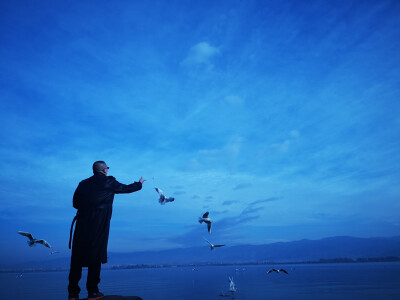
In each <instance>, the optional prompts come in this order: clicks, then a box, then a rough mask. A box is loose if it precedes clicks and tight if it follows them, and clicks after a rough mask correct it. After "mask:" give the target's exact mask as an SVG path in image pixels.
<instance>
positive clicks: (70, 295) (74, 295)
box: [68, 293, 79, 300]
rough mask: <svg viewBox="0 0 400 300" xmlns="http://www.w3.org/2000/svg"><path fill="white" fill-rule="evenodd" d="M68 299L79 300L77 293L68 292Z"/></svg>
mask: <svg viewBox="0 0 400 300" xmlns="http://www.w3.org/2000/svg"><path fill="white" fill-rule="evenodd" d="M68 300H79V294H72V293H69V294H68Z"/></svg>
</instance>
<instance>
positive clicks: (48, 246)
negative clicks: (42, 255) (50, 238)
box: [18, 231, 51, 248]
mask: <svg viewBox="0 0 400 300" xmlns="http://www.w3.org/2000/svg"><path fill="white" fill-rule="evenodd" d="M18 233H19V234H20V235H23V236H26V237H27V238H28V239H29V241H28V245H29V247H32V246H34V245H35V244H42V245H44V246H46V247H47V248H51V246H50V244H49V243H48V242H46V241H45V240H38V239H35V238H34V237H33V236H32V234H31V233H29V232H23V231H18Z"/></svg>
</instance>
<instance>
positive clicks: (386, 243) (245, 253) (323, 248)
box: [0, 236, 400, 269]
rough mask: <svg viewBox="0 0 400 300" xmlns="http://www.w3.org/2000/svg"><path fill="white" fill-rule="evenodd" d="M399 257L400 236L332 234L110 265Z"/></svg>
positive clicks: (135, 257) (35, 265)
mask: <svg viewBox="0 0 400 300" xmlns="http://www.w3.org/2000/svg"><path fill="white" fill-rule="evenodd" d="M389 256H395V257H400V236H396V237H379V238H356V237H346V236H338V237H329V238H324V239H320V240H307V239H304V240H299V241H292V242H279V243H272V244H265V245H238V246H231V247H229V246H226V247H221V248H216V249H214V250H213V251H211V250H210V248H209V247H208V246H207V245H206V244H205V246H204V247H195V248H179V249H172V250H159V251H141V252H132V253H112V252H109V263H108V264H107V265H106V266H107V267H112V266H117V265H141V264H147V265H157V264H196V263H197V264H202V263H252V262H254V263H262V262H302V261H317V260H320V259H334V258H351V259H358V258H373V257H389ZM69 259H70V258H69V257H62V258H57V259H52V260H46V261H41V262H29V263H25V264H23V265H22V264H19V265H14V264H10V265H7V266H5V265H4V266H0V267H1V269H56V268H68V266H69Z"/></svg>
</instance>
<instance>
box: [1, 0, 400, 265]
mask: <svg viewBox="0 0 400 300" xmlns="http://www.w3.org/2000/svg"><path fill="white" fill-rule="evenodd" d="M399 13H400V3H399V2H398V1H317V0H313V1H309V2H307V5H304V4H303V3H302V2H300V1H294V0H293V1H201V2H199V1H197V2H196V1H142V2H139V1H121V0H119V1H112V2H109V1H80V2H79V3H74V4H72V5H71V2H70V1H22V2H21V1H18V2H16V1H2V2H1V4H0V58H1V65H0V78H1V81H0V93H1V110H0V114H1V118H0V123H1V131H0V137H1V142H0V143H1V147H0V154H1V157H2V159H1V161H2V176H1V179H0V181H1V190H0V201H1V207H0V222H1V224H2V225H1V229H0V232H1V235H2V237H3V238H5V239H6V240H7V246H6V245H5V244H4V243H3V244H2V246H0V253H1V255H2V259H3V260H15V261H22V260H25V259H27V257H35V255H36V256H37V257H40V256H43V255H44V254H47V252H48V249H45V248H44V247H36V248H34V249H30V248H29V247H28V246H27V245H26V244H25V240H24V238H23V237H21V236H19V235H17V234H16V231H18V230H24V231H30V232H32V233H33V234H34V235H35V236H37V237H40V238H45V239H46V240H48V241H49V242H50V243H51V244H52V245H53V247H54V249H55V250H59V251H60V252H61V253H62V254H63V255H68V254H69V252H68V250H67V243H68V235H69V226H70V222H71V220H72V218H73V216H74V215H75V210H74V209H73V208H72V195H73V192H74V190H75V188H76V186H77V184H78V183H79V181H80V180H82V179H84V178H87V177H89V176H91V174H92V172H91V165H92V163H93V162H94V161H95V160H105V161H106V162H107V163H108V165H109V166H110V172H109V174H110V175H113V176H115V177H116V178H117V180H119V181H120V182H122V183H131V182H132V181H137V180H138V179H139V178H140V176H143V177H144V178H146V179H147V181H146V182H145V184H144V187H143V190H142V191H140V192H137V193H134V194H130V195H116V197H115V201H114V212H113V219H112V223H111V233H110V241H109V251H114V252H115V251H119V252H128V251H136V250H149V249H157V250H158V249H166V248H175V247H191V246H202V245H203V246H205V247H206V246H207V245H206V244H205V242H204V240H203V239H202V237H207V238H209V239H210V240H211V241H213V242H215V243H225V244H227V245H237V244H243V243H249V244H263V243H271V242H276V241H291V240H298V239H303V238H309V239H319V238H323V237H327V236H335V235H351V236H358V237H370V236H393V235H398V234H399V232H400V216H399V213H398V212H399V211H400V203H399V197H400V188H399V185H398V183H399V182H400V151H399V150H400V117H399V109H400V103H399V99H400V97H399V96H400V82H399V78H400V55H399V53H400V18H399V17H398V16H399ZM154 186H158V187H160V188H161V189H162V190H164V192H165V193H166V194H167V196H174V197H175V198H176V200H175V202H173V203H168V204H167V205H165V206H161V205H159V203H158V202H157V194H156V192H155V191H154V189H153V187H154ZM205 211H210V217H211V218H212V219H213V221H214V224H213V232H212V234H211V236H209V235H208V233H207V232H206V227H205V225H204V224H202V225H200V224H199V223H198V222H197V219H198V217H199V216H201V215H202V214H203V213H204V212H205ZM203 225H204V226H203Z"/></svg>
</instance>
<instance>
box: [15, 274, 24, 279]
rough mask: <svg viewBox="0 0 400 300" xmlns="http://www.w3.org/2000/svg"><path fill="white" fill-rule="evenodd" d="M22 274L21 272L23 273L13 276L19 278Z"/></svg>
mask: <svg viewBox="0 0 400 300" xmlns="http://www.w3.org/2000/svg"><path fill="white" fill-rule="evenodd" d="M22 274H23V273H19V274H17V276H15V278H18V279H19V278H21V277H22Z"/></svg>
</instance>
